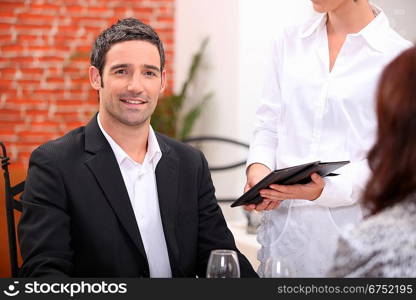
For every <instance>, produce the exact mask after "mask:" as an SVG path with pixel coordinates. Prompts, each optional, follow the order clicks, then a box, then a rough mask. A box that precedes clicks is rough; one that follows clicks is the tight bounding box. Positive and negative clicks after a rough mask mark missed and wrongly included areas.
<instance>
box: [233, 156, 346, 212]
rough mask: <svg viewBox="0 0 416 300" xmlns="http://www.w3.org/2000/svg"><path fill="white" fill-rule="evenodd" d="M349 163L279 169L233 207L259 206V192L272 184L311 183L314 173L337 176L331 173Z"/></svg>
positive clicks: (250, 190) (319, 163) (304, 165)
mask: <svg viewBox="0 0 416 300" xmlns="http://www.w3.org/2000/svg"><path fill="white" fill-rule="evenodd" d="M348 163H349V161H335V162H320V161H314V162H310V163H307V164H303V165H299V166H294V167H289V168H284V169H279V170H275V171H273V172H271V173H270V174H269V175H267V176H266V177H264V178H263V179H262V180H260V181H259V182H258V183H257V184H256V185H255V186H253V187H252V188H251V189H249V190H248V191H247V192H245V193H244V194H243V195H242V196H241V197H240V198H238V199H237V200H236V201H234V202H233V203H232V204H231V207H236V206H239V205H246V204H258V203H260V202H261V201H262V200H263V199H262V197H261V196H260V194H259V192H260V190H262V189H267V188H269V185H271V184H284V185H291V184H305V183H308V182H310V181H311V175H312V174H313V173H317V174H319V175H320V176H321V177H325V176H336V175H337V174H334V173H331V172H332V171H335V170H336V169H338V168H340V167H342V166H344V165H346V164H348Z"/></svg>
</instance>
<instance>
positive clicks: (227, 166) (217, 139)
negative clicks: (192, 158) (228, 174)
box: [182, 136, 249, 202]
mask: <svg viewBox="0 0 416 300" xmlns="http://www.w3.org/2000/svg"><path fill="white" fill-rule="evenodd" d="M182 142H184V143H187V144H191V145H193V146H195V147H196V148H199V149H200V150H201V151H202V149H201V146H200V144H201V143H206V142H215V143H217V144H220V143H222V144H230V145H235V146H240V147H242V148H244V149H246V150H248V148H249V145H248V144H246V143H243V142H240V141H237V140H234V139H230V138H225V137H219V136H196V137H190V138H187V139H185V140H183V141H182ZM230 157H232V155H230ZM245 164H246V160H245V159H243V160H241V161H237V162H231V163H229V164H225V165H221V166H219V165H218V166H214V165H212V164H211V163H210V162H209V161H208V166H209V170H210V171H211V172H219V171H228V170H231V169H234V168H238V167H242V166H244V165H245ZM217 200H218V201H219V202H234V201H235V200H236V198H221V197H220V198H217Z"/></svg>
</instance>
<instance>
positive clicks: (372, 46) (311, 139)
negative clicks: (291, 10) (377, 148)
mask: <svg viewBox="0 0 416 300" xmlns="http://www.w3.org/2000/svg"><path fill="white" fill-rule="evenodd" d="M372 8H373V11H374V12H375V14H376V15H377V16H376V18H375V19H374V20H373V21H372V22H371V23H370V24H368V25H367V26H366V27H365V28H363V29H362V30H361V31H360V32H358V33H355V34H348V35H347V37H346V40H345V43H344V44H343V46H342V48H341V50H340V52H339V54H338V57H337V59H336V62H335V65H334V66H333V69H332V71H331V72H330V71H329V50H328V37H327V31H326V21H327V15H326V14H325V15H322V16H320V17H319V18H318V19H314V20H311V21H310V22H308V23H307V24H305V25H303V26H296V27H291V28H287V29H286V30H285V31H284V32H283V33H282V34H281V35H280V36H279V37H278V38H277V39H276V41H275V43H274V47H273V50H272V51H273V52H272V56H271V58H270V70H269V73H268V75H267V77H266V78H267V79H266V84H265V87H264V93H263V99H262V103H261V105H260V106H259V108H258V110H257V115H256V117H257V123H256V125H255V131H254V136H253V140H252V142H251V145H250V152H249V157H248V161H247V165H250V164H252V163H255V162H258V163H262V164H264V165H266V166H268V167H269V168H270V169H271V170H274V169H280V168H285V167H289V166H294V165H298V164H302V163H307V162H311V161H316V160H320V161H324V162H325V161H341V160H350V161H351V163H350V164H348V165H346V166H345V167H343V168H340V169H339V170H337V173H340V175H339V176H336V177H331V178H325V187H324V190H323V192H322V194H321V196H320V197H319V198H318V199H316V200H315V201H307V200H288V201H283V203H282V205H281V207H279V208H278V209H275V210H273V211H270V212H266V213H265V214H264V218H263V223H262V225H261V227H260V229H259V234H258V240H259V242H260V243H261V244H262V249H261V250H260V252H259V255H258V257H259V260H260V261H261V265H260V269H259V271H260V273H261V272H262V268H263V267H264V261H265V260H266V259H267V257H268V256H274V255H280V256H285V257H287V259H288V260H290V261H291V262H292V263H293V264H294V267H295V269H296V270H297V276H321V275H322V276H323V275H324V274H325V273H326V270H327V268H328V265H329V264H330V263H331V258H332V255H333V252H334V250H335V245H336V240H337V237H338V234H339V231H340V229H341V228H343V227H344V226H345V225H347V224H349V223H356V222H358V221H359V220H360V219H361V218H362V212H361V209H360V207H359V205H358V204H357V200H358V199H359V197H360V194H361V191H362V190H363V187H364V186H365V184H366V181H367V178H368V176H369V169H368V165H367V160H366V155H367V151H368V150H369V148H370V147H371V145H372V144H373V141H374V137H375V127H376V118H375V110H374V96H375V91H376V86H377V81H378V78H379V75H380V73H381V71H382V69H383V68H384V66H385V65H386V64H387V63H389V62H390V61H391V60H392V59H393V58H394V57H395V56H397V55H398V54H399V53H400V52H401V51H402V50H404V49H405V48H407V47H410V46H411V43H410V42H408V41H406V40H404V39H403V38H402V37H400V36H399V35H398V34H397V33H396V32H394V31H393V30H392V29H391V28H390V26H389V23H388V20H387V18H386V16H385V14H384V13H383V12H382V11H381V10H380V9H379V8H378V7H375V6H372Z"/></svg>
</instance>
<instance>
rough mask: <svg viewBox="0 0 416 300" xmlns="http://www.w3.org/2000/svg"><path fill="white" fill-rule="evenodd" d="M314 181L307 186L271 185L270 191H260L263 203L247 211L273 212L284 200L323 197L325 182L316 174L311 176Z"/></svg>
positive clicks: (251, 206)
mask: <svg viewBox="0 0 416 300" xmlns="http://www.w3.org/2000/svg"><path fill="white" fill-rule="evenodd" d="M311 179H312V181H311V182H309V183H306V184H294V185H281V184H271V185H270V186H269V187H270V189H263V190H260V195H261V196H262V198H263V201H262V202H261V203H259V204H257V205H247V206H250V207H249V208H250V209H248V208H246V209H247V210H253V209H255V210H257V211H262V210H272V209H275V208H276V207H278V206H279V205H280V203H281V202H282V201H283V200H287V199H304V200H310V201H313V200H315V199H317V198H318V197H319V196H321V194H322V191H323V189H324V187H325V181H324V180H323V178H322V177H321V176H319V175H318V174H316V173H313V174H312V175H311Z"/></svg>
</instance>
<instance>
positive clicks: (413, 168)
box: [363, 47, 416, 214]
mask: <svg viewBox="0 0 416 300" xmlns="http://www.w3.org/2000/svg"><path fill="white" fill-rule="evenodd" d="M376 105H377V108H376V111H377V119H378V128H377V140H376V143H375V145H374V146H373V148H372V149H371V150H370V152H369V155H368V161H369V165H370V168H371V170H372V177H371V178H370V180H369V182H368V184H367V187H366V190H365V192H364V199H363V200H364V204H365V205H366V207H367V208H369V209H370V211H371V213H372V214H375V213H377V212H379V211H381V210H383V209H384V208H386V207H389V206H391V205H393V204H395V203H397V202H400V201H403V200H405V199H406V197H408V196H409V195H410V194H412V193H414V192H415V191H416V47H412V48H410V49H408V50H406V51H404V52H403V53H402V54H401V55H400V56H398V57H397V58H396V59H395V60H393V61H392V62H391V63H390V64H389V65H388V66H387V67H386V68H385V69H384V71H383V73H382V75H381V78H380V82H379V85H378V91H377V104H376Z"/></svg>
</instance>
